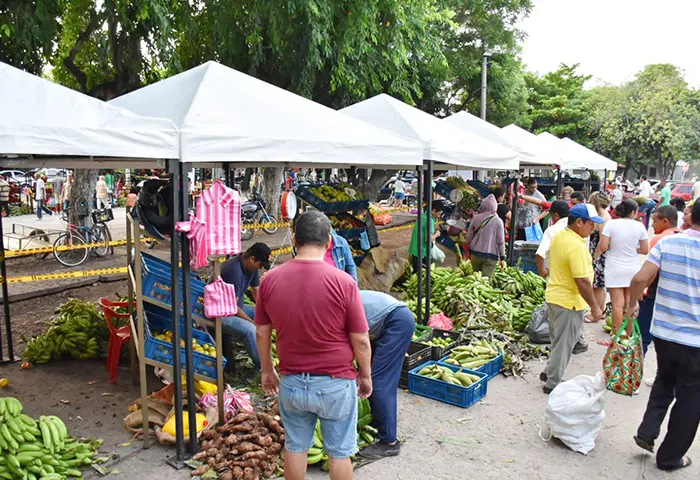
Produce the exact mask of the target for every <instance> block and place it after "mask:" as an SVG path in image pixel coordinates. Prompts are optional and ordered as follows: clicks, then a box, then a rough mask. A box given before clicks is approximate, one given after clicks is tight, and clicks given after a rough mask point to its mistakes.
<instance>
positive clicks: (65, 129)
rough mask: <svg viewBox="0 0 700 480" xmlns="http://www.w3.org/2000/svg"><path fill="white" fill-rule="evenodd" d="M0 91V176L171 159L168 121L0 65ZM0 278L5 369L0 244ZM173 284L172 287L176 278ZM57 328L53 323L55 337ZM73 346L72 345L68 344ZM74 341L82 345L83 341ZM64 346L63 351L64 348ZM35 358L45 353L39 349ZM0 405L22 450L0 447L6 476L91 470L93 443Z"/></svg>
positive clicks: (10, 352)
mask: <svg viewBox="0 0 700 480" xmlns="http://www.w3.org/2000/svg"><path fill="white" fill-rule="evenodd" d="M0 85H2V89H0V104H2V105H3V108H2V111H0V165H1V166H2V167H4V168H33V167H56V168H71V169H80V168H98V167H99V168H123V167H135V168H153V167H163V166H164V164H165V161H166V160H167V159H174V158H177V156H178V148H177V130H176V128H175V126H174V125H173V123H172V122H171V121H169V120H163V119H158V118H151V117H142V116H139V115H135V114H133V113H131V112H129V111H127V110H125V109H122V108H118V107H115V106H112V105H108V104H106V103H104V102H102V101H100V100H97V99H95V98H91V97H88V96H87V95H83V94H81V93H79V92H76V91H73V90H71V89H68V88H65V87H62V86H60V85H57V84H54V83H52V82H50V81H47V80H44V79H42V78H40V77H36V76H34V75H31V74H28V73H26V72H23V71H21V70H18V69H16V68H13V67H10V66H8V65H6V64H4V63H0ZM1 236H2V226H1V223H0V237H1ZM0 274H1V275H2V296H3V317H4V322H5V343H6V346H7V350H4V349H3V348H2V339H0V359H1V360H2V362H3V363H7V362H14V361H17V359H16V358H15V356H14V349H13V339H12V330H11V318H10V308H9V302H8V290H7V282H8V277H7V268H6V265H5V247H4V245H2V244H0ZM174 279H175V281H177V277H176V276H175V278H174ZM65 308H69V307H67V306H66V307H65ZM71 315H72V316H73V318H78V317H77V316H76V315H79V316H80V318H79V319H78V320H79V321H81V322H87V323H86V324H89V320H88V319H87V318H84V315H88V316H89V315H91V313H90V312H85V311H82V312H72V313H71ZM95 316H96V318H100V317H99V315H95ZM59 321H60V319H56V320H54V323H56V324H55V325H54V327H55V328H57V329H58V328H59V326H58V323H57V322H59ZM74 333H75V335H79V334H78V333H77V332H74ZM82 335H85V334H82ZM80 338H81V337H79V336H75V337H74V339H75V340H76V341H77V340H80ZM82 339H83V340H87V337H85V336H83V337H82ZM71 341H72V340H69V342H68V343H67V344H64V346H67V347H68V348H70V347H71V343H70V342H71ZM80 343H85V345H80V346H81V347H84V348H87V350H86V352H85V353H87V354H90V353H91V352H93V351H96V349H97V348H98V347H97V343H95V340H94V339H92V338H91V339H90V340H89V341H86V342H80ZM73 345H74V346H77V345H76V344H73ZM39 354H42V355H46V354H47V353H46V350H45V349H43V350H42V351H40V352H39ZM81 355H82V354H81ZM0 401H2V402H3V405H4V408H2V409H0V410H1V411H2V412H3V413H4V417H5V418H3V424H5V422H7V424H8V425H9V424H10V423H12V422H14V423H12V425H13V426H14V428H13V431H14V432H15V433H17V434H19V435H21V436H22V438H23V439H24V443H22V442H20V441H19V438H20V437H17V438H18V442H20V443H22V446H21V447H19V446H18V445H17V443H14V440H13V441H12V442H9V443H8V444H7V445H4V446H7V448H6V449H5V450H6V452H4V453H3V458H5V459H6V460H7V461H8V462H9V463H8V466H7V467H6V468H9V469H10V471H11V472H12V474H13V475H15V476H16V478H27V477H28V476H29V477H32V476H35V477H37V478H38V477H51V476H56V478H64V477H65V476H74V477H79V476H81V475H82V473H81V472H80V469H81V468H82V467H83V466H87V465H89V464H91V463H92V461H93V457H94V455H95V453H96V450H97V449H98V448H99V445H100V442H92V443H82V442H77V441H75V440H74V439H71V438H70V437H69V432H68V431H67V428H66V426H65V424H63V422H62V421H61V420H60V419H59V418H58V417H41V418H40V419H39V421H35V420H34V419H31V418H30V417H28V416H26V415H24V414H22V405H21V403H20V402H18V401H17V400H15V399H0ZM17 420H19V421H17ZM22 430H23V431H22ZM5 440H8V439H7V438H5ZM8 441H9V440H8ZM20 448H21V449H22V450H23V451H27V452H28V451H33V452H38V454H39V455H40V456H41V459H37V460H34V459H32V460H31V461H30V462H29V463H31V465H28V464H27V463H26V458H25V457H26V455H22V454H21V453H18V449H20Z"/></svg>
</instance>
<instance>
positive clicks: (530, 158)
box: [443, 112, 537, 165]
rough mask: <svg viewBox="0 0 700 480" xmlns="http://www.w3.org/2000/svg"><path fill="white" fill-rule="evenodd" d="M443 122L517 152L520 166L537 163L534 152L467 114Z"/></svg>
mask: <svg viewBox="0 0 700 480" xmlns="http://www.w3.org/2000/svg"><path fill="white" fill-rule="evenodd" d="M443 122H447V123H449V124H451V125H454V126H455V127H459V128H461V129H462V130H466V131H468V132H471V133H473V134H475V135H478V136H480V137H482V138H485V139H486V140H488V141H490V142H493V143H495V144H497V145H500V146H502V147H505V148H510V149H514V150H517V151H518V161H519V162H520V164H521V165H522V164H523V163H525V164H534V163H536V161H537V160H536V155H535V152H534V151H531V150H529V149H528V147H527V146H526V145H520V144H518V143H517V142H513V141H511V140H510V139H509V138H508V136H507V135H506V134H505V133H503V131H502V130H501V129H500V128H498V127H497V126H495V125H493V124H491V123H489V122H487V121H486V120H482V119H481V118H479V117H477V116H475V115H472V114H471V113H469V112H458V113H455V114H454V115H450V116H449V117H447V118H445V119H444V120H443Z"/></svg>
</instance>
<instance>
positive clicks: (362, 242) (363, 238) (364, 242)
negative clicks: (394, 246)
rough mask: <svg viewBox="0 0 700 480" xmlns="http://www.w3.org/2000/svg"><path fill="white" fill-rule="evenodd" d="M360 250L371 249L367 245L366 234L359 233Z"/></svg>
mask: <svg viewBox="0 0 700 480" xmlns="http://www.w3.org/2000/svg"><path fill="white" fill-rule="evenodd" d="M360 248H361V249H362V250H369V249H370V248H372V247H371V246H370V244H369V236H368V235H367V232H362V233H360Z"/></svg>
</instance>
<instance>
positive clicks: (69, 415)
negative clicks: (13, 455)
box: [0, 229, 700, 480]
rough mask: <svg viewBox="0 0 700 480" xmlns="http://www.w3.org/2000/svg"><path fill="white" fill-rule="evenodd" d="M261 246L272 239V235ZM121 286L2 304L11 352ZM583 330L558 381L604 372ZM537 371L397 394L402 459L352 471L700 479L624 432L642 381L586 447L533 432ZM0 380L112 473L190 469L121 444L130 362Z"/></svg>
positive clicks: (698, 451)
mask: <svg viewBox="0 0 700 480" xmlns="http://www.w3.org/2000/svg"><path fill="white" fill-rule="evenodd" d="M409 237H410V229H409V230H402V231H399V232H391V233H386V234H382V235H381V237H380V238H381V240H382V243H383V245H384V246H385V247H387V248H397V247H399V246H401V245H406V244H407V243H408V238H409ZM264 238H265V237H262V239H264ZM255 240H256V241H261V238H260V236H259V235H258V236H256V237H255ZM270 244H271V246H277V245H273V243H272V242H270ZM122 252H123V249H122ZM154 252H155V253H156V254H157V255H159V256H163V257H164V258H166V257H167V256H168V254H169V251H168V249H167V245H159V246H158V247H157V248H156V249H155V250H154ZM119 255H121V256H117V255H115V257H112V258H111V259H106V260H93V261H92V262H91V263H90V268H93V267H95V268H99V267H98V266H97V265H98V263H100V262H105V265H106V264H112V263H114V264H115V265H118V266H123V264H124V263H125V255H124V254H123V253H122V254H119ZM287 258H288V257H287ZM449 258H450V257H449V256H448V259H449ZM284 260H285V259H284V258H282V259H280V261H284ZM51 262H52V263H51V264H50V265H49V264H47V263H45V262H39V261H37V260H36V259H22V260H14V261H13V262H11V263H10V264H9V270H8V275H10V276H13V275H27V274H29V273H30V272H35V273H48V272H47V270H48V271H55V270H56V268H57V264H56V262H55V261H53V260H51ZM100 266H101V265H100ZM45 284H46V287H45V288H48V287H53V286H56V285H55V284H52V283H51V282H45ZM34 285H35V286H38V285H40V284H34ZM126 291H127V284H126V281H124V280H121V281H116V282H110V283H101V282H93V283H91V284H89V285H85V286H80V287H79V288H74V289H72V290H68V291H64V292H58V293H50V294H46V295H43V296H40V297H37V298H32V299H29V300H23V301H16V302H13V303H11V313H12V325H13V332H14V335H15V341H16V345H17V351H18V352H21V351H22V349H23V345H22V344H21V343H19V337H20V335H21V334H23V335H25V336H27V337H29V336H31V335H35V334H37V333H39V332H41V331H42V330H43V329H44V325H45V322H46V321H47V320H48V319H49V318H50V317H51V315H53V312H54V310H55V308H56V307H57V306H58V305H59V304H61V303H63V302H64V301H65V300H66V299H68V298H69V297H75V298H81V299H84V300H90V301H96V300H97V299H98V298H99V297H101V296H108V297H114V296H115V295H118V294H119V295H121V294H126ZM586 332H587V335H588V337H589V344H590V349H589V351H588V352H587V353H584V354H581V355H577V356H575V357H574V358H573V360H572V363H571V365H570V367H569V370H568V372H567V378H571V377H573V376H575V375H577V374H588V375H593V374H595V372H596V371H599V370H600V369H601V361H602V358H603V355H604V353H605V348H604V347H603V346H601V345H599V344H597V343H596V342H597V341H600V340H604V339H606V334H605V333H604V332H603V331H602V329H601V328H600V326H599V325H586ZM541 368H542V365H540V364H539V363H538V362H536V361H534V362H530V363H529V364H528V365H527V369H526V373H525V375H524V376H523V377H522V378H505V377H503V376H499V377H497V378H495V379H493V380H492V381H491V382H489V387H488V394H487V396H486V398H485V399H484V400H483V401H481V402H480V403H478V404H476V405H474V406H472V407H471V408H469V409H466V410H464V409H461V408H458V407H453V406H450V405H446V404H442V403H440V402H437V401H434V400H430V399H427V398H423V397H420V396H416V395H413V394H410V393H407V392H399V434H400V438H401V440H402V442H403V448H402V453H401V455H400V456H399V457H396V458H391V459H385V460H381V461H378V462H375V463H372V464H370V465H367V466H364V467H362V468H360V469H359V470H357V472H356V478H358V479H360V480H364V479H367V480H370V479H402V480H403V479H406V480H412V479H420V478H431V479H435V480H443V479H444V480H447V479H454V478H463V477H465V476H469V477H471V478H486V479H490V478H493V479H496V478H498V479H501V478H512V479H523V480H530V479H543V480H549V479H552V480H555V479H560V478H564V477H570V478H581V477H589V478H596V479H611V480H612V479H622V480H627V479H630V480H633V479H653V480H656V479H673V480H676V479H679V480H690V479H697V478H700V465H693V466H692V467H690V468H689V469H686V470H684V471H679V472H676V473H673V474H665V473H663V472H661V471H659V470H657V469H656V467H655V465H654V462H653V457H652V456H650V455H648V454H646V453H643V452H642V451H641V450H640V449H639V448H638V447H636V446H635V445H634V443H633V441H632V435H633V434H634V432H635V431H636V427H637V425H638V423H639V421H640V419H641V417H642V415H643V412H644V409H645V406H646V401H647V399H648V396H649V391H650V388H649V387H646V386H642V389H641V393H640V395H637V396H635V397H632V398H627V397H622V396H619V395H615V394H613V393H611V392H607V393H606V395H605V402H606V413H607V418H606V420H605V424H604V427H603V429H602V431H601V432H600V435H599V436H598V439H597V444H596V448H595V449H594V450H593V451H592V452H591V453H590V454H589V455H587V456H584V455H581V454H577V453H574V452H572V451H570V450H569V449H567V448H566V447H564V446H563V445H562V444H561V443H559V442H558V441H556V440H551V441H549V442H545V441H543V440H541V438H540V431H541V434H542V436H544V437H545V438H546V436H547V428H546V425H545V423H544V409H545V405H546V401H547V396H546V395H544V394H543V393H542V391H541V383H540V382H539V380H538V378H537V376H538V375H539V372H540V371H541ZM646 368H647V376H649V375H652V374H653V371H654V369H655V355H654V353H653V350H652V351H651V352H650V355H649V356H648V358H647V360H646ZM0 377H5V378H8V379H9V380H10V386H9V387H8V388H6V389H3V390H0V395H12V396H15V397H17V398H19V399H20V400H21V401H22V402H23V404H24V406H25V410H26V411H27V412H28V413H29V414H31V415H33V416H39V415H51V414H53V415H59V416H60V417H61V418H63V419H64V420H65V421H66V424H67V425H68V428H69V430H70V431H71V432H72V433H73V434H74V435H76V436H94V437H99V438H103V439H104V440H105V445H104V448H103V451H104V452H110V453H115V454H118V455H119V458H118V459H117V461H118V463H117V464H116V465H115V466H114V467H113V468H114V469H116V470H118V472H119V473H118V474H117V473H116V472H115V473H113V475H112V476H117V477H119V478H125V479H132V478H133V479H143V478H148V479H163V480H170V479H178V480H179V479H183V480H184V479H185V478H190V476H189V471H188V470H186V469H185V470H181V471H176V470H173V469H172V468H171V467H170V466H168V465H167V464H165V459H166V458H167V457H168V456H171V455H173V454H174V451H173V449H166V448H164V447H157V446H156V447H153V448H151V449H148V450H141V449H140V448H139V447H140V445H141V444H140V442H133V443H130V441H131V435H130V434H129V432H127V431H126V429H125V428H124V427H123V418H124V417H125V416H126V415H127V413H128V407H129V405H130V404H131V403H132V402H133V401H134V400H135V399H136V398H137V397H138V395H139V389H138V387H137V386H136V385H133V384H132V382H131V378H130V375H129V369H128V366H126V365H125V366H123V368H122V369H121V371H120V373H119V376H118V381H117V384H116V385H110V384H109V382H108V381H107V372H106V369H105V363H104V361H102V360H100V361H88V362H80V361H73V360H62V361H57V362H52V363H49V364H46V365H38V366H32V367H31V368H30V369H28V370H21V369H20V366H19V364H10V365H3V366H0ZM149 388H150V389H151V390H155V389H157V388H160V385H159V383H158V381H157V379H156V377H155V375H153V374H150V375H149ZM662 435H663V433H662ZM689 455H690V456H691V457H693V458H694V459H695V460H696V462H697V463H698V464H700V442H697V441H696V443H695V445H694V446H693V447H692V449H691V450H690V452H689ZM94 475H96V474H93V476H94ZM308 478H310V479H322V478H328V474H326V473H324V472H320V471H318V470H315V469H312V470H311V471H310V472H309V474H308Z"/></svg>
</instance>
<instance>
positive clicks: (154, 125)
mask: <svg viewBox="0 0 700 480" xmlns="http://www.w3.org/2000/svg"><path fill="white" fill-rule="evenodd" d="M0 86H1V87H0V105H2V108H0V155H3V156H6V157H7V158H3V159H2V164H3V165H5V166H10V167H11V166H17V167H30V166H43V165H44V164H46V162H47V161H48V159H47V158H46V156H50V157H51V158H54V159H56V158H60V159H61V160H62V161H63V162H65V161H67V159H68V158H71V159H72V160H70V167H74V168H80V167H81V165H82V166H84V167H88V166H92V167H93V168H98V167H97V166H96V165H94V163H95V162H96V161H102V162H109V163H112V164H114V163H115V162H117V161H118V162H124V163H126V162H128V164H129V166H130V167H134V168H137V167H138V165H139V159H140V160H141V162H140V163H142V164H153V160H146V159H166V158H177V156H178V148H177V129H176V128H175V125H174V124H173V123H172V122H171V121H170V120H166V119H161V118H148V117H141V116H138V115H136V114H134V113H132V112H129V111H127V110H125V109H123V108H119V107H117V106H114V105H109V104H108V103H105V102H103V101H101V100H98V99H96V98H92V97H88V96H87V95H84V94H82V93H79V92H76V91H74V90H71V89H69V88H66V87H63V86H61V85H58V84H55V83H53V82H51V81H49V80H45V79H43V78H40V77H37V76H35V75H32V74H30V73H26V72H23V71H22V70H19V69H16V68H14V67H11V66H9V65H6V64H4V63H1V62H0ZM76 157H81V158H76ZM54 165H55V164H54ZM102 168H105V167H102Z"/></svg>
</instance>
